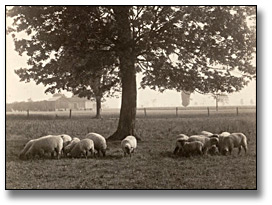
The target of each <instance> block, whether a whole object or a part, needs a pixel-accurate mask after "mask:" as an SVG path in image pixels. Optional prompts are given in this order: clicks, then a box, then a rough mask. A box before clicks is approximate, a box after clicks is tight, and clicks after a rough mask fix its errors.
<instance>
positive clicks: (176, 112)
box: [6, 106, 256, 119]
mask: <svg viewBox="0 0 272 205" xmlns="http://www.w3.org/2000/svg"><path fill="white" fill-rule="evenodd" d="M24 113H25V116H26V117H27V118H30V117H32V116H38V115H42V116H51V117H55V118H59V117H62V118H63V117H64V118H70V119H71V118H73V117H79V116H88V117H94V116H95V114H96V113H95V111H94V110H72V109H70V110H66V111H65V110H63V111H48V112H46V111H31V110H27V111H26V112H25V111H23V112H6V114H7V115H24ZM119 113H120V110H119V109H104V110H102V113H101V115H102V117H114V118H118V117H119ZM245 113H256V106H240V107H238V106H228V107H221V108H220V107H219V109H218V110H216V108H215V107H212V106H211V107H188V108H184V107H146V108H137V118H140V117H144V118H148V117H155V118H156V117H190V116H206V117H211V116H215V115H220V114H222V115H226V114H228V115H232V116H239V115H241V114H245Z"/></svg>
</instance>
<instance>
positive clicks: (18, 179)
mask: <svg viewBox="0 0 272 205" xmlns="http://www.w3.org/2000/svg"><path fill="white" fill-rule="evenodd" d="M174 114H175V113H174ZM117 123H118V119H117V118H116V117H112V116H111V115H104V117H103V119H99V120H97V119H92V118H91V117H90V116H86V115H78V116H76V115H74V116H73V117H72V118H71V119H69V118H67V117H58V118H55V116H51V115H35V116H30V117H29V118H26V116H22V115H14V114H12V115H6V189H256V186H257V185H256V176H257V175H256V174H257V173H256V158H257V157H256V113H254V112H249V113H242V114H240V115H238V116H236V115H235V114H231V115H229V114H220V115H211V116H210V117H207V116H206V115H197V114H195V115H192V116H190V115H188V116H186V117H169V116H165V115H156V117H152V118H144V117H138V118H137V120H136V131H137V133H138V135H139V136H140V137H141V138H142V141H140V142H138V147H137V149H136V151H135V154H134V155H133V156H132V157H131V158H129V157H126V158H124V157H123V152H122V150H121V146H120V141H110V142H108V147H109V150H108V151H107V156H106V157H105V158H98V159H92V158H91V159H85V158H82V159H71V158H61V159H60V160H56V159H33V160H28V161H23V160H19V158H18V154H19V153H20V151H21V150H22V149H23V147H24V144H25V143H26V142H27V141H29V140H30V139H33V138H38V137H40V136H43V135H47V134H62V133H65V134H68V135H70V136H72V137H79V138H81V139H82V138H84V136H85V135H86V134H87V133H88V132H97V133H100V134H102V135H103V136H105V137H106V138H107V137H108V136H110V135H111V134H112V133H113V132H114V131H115V130H116V128H117ZM202 130H207V131H210V132H213V133H219V132H221V131H229V132H243V133H244V134H245V135H246V136H247V138H248V140H249V142H248V148H249V150H248V154H247V155H245V154H244V152H242V154H241V155H239V156H238V155H237V152H238V150H236V149H235V150H234V152H233V154H232V155H231V156H221V155H218V156H210V155H207V156H194V157H188V158H187V157H178V156H174V155H173V154H172V153H173V150H174V148H175V139H176V135H177V134H179V133H185V134H188V135H192V134H196V133H198V132H200V131H202Z"/></svg>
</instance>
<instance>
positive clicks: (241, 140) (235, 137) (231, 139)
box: [220, 133, 247, 154]
mask: <svg viewBox="0 0 272 205" xmlns="http://www.w3.org/2000/svg"><path fill="white" fill-rule="evenodd" d="M242 147H243V148H244V150H245V153H246V152H247V137H246V136H245V135H244V134H243V133H232V134H230V135H229V136H225V137H224V138H222V144H221V149H220V152H221V153H222V154H227V153H228V152H229V153H230V154H231V152H232V150H233V148H238V150H239V151H238V154H240V152H241V150H242Z"/></svg>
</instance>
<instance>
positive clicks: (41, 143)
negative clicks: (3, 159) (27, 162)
mask: <svg viewBox="0 0 272 205" xmlns="http://www.w3.org/2000/svg"><path fill="white" fill-rule="evenodd" d="M30 144H32V145H31V146H30V147H29V149H28V150H27V151H26V152H25V154H24V155H22V156H21V157H26V158H29V157H35V155H39V156H44V154H45V153H50V154H51V156H52V157H53V156H54V153H55V152H56V153H57V159H59V158H60V155H61V150H62V148H63V139H62V137H60V136H54V135H47V136H44V137H41V138H38V139H35V140H33V141H32V142H30Z"/></svg>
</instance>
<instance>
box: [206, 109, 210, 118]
mask: <svg viewBox="0 0 272 205" xmlns="http://www.w3.org/2000/svg"><path fill="white" fill-rule="evenodd" d="M207 110H208V116H210V108H209V107H207Z"/></svg>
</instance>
